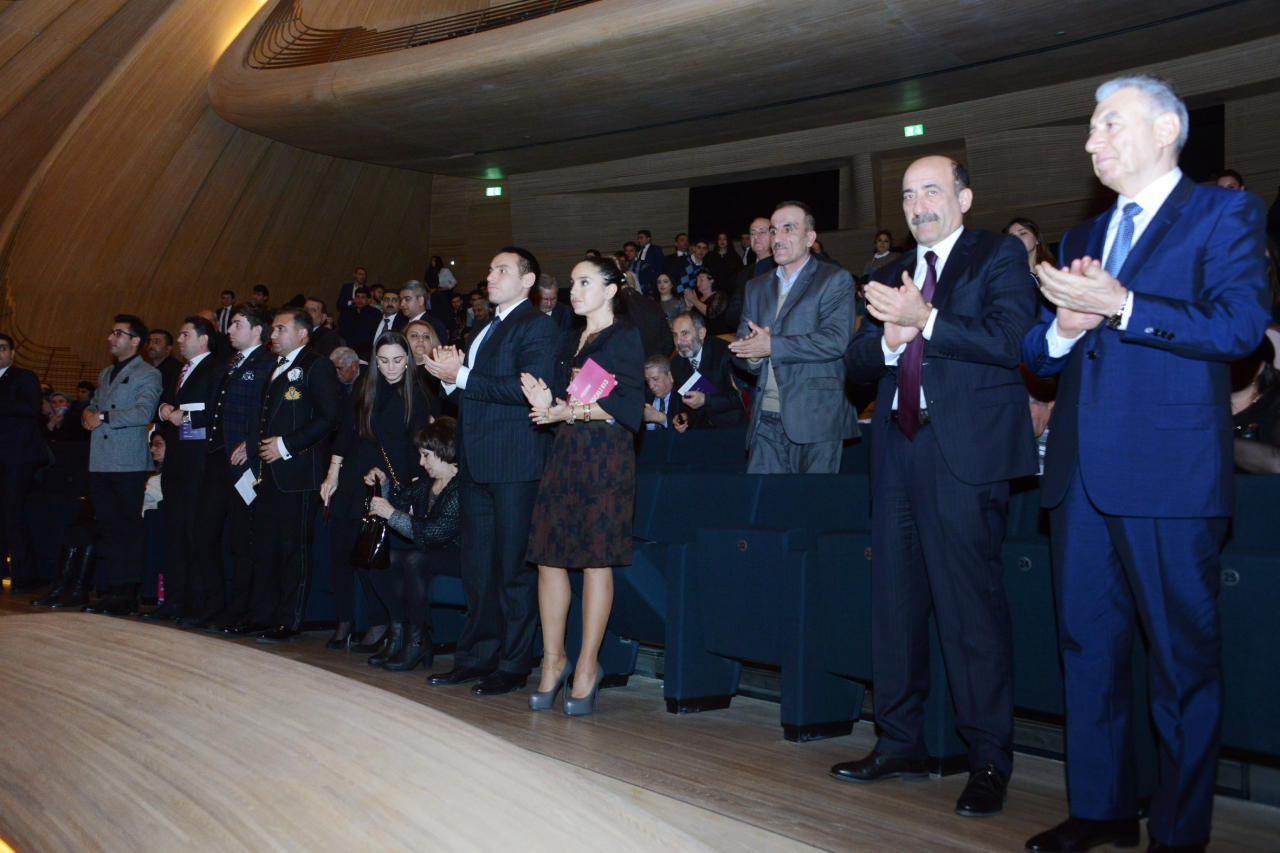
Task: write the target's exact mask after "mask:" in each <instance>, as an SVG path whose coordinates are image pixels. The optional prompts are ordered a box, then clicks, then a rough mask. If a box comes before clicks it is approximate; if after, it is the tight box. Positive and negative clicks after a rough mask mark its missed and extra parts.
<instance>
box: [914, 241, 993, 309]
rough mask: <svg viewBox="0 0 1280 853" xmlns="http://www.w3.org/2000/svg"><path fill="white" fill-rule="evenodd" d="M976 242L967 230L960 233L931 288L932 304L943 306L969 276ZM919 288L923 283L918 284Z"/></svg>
mask: <svg viewBox="0 0 1280 853" xmlns="http://www.w3.org/2000/svg"><path fill="white" fill-rule="evenodd" d="M977 242H978V237H977V235H976V234H975V233H974V232H973V231H972V230H971V229H969V228H966V229H964V231H961V232H960V237H959V238H958V239H957V240H956V244H955V245H954V246H952V247H951V254H949V255H947V264H946V266H944V267H943V268H942V276H941V277H940V278H939V279H938V281H937V283H936V284H935V285H934V288H933V304H934V305H945V304H946V300H947V297H949V296H950V295H951V291H952V290H953V289H954V288H955V286H956V285H957V284H959V283H960V281H961V280H962V279H965V278H967V277H968V275H969V260H970V258H972V257H973V247H974V245H975V244H976V243H977ZM918 284H919V285H920V286H923V285H924V282H918Z"/></svg>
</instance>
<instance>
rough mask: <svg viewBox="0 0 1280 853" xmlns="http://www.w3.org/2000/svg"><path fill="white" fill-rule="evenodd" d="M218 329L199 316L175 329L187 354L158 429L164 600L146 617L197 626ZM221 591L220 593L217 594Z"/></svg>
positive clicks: (165, 397) (166, 394)
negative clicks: (199, 530) (200, 518)
mask: <svg viewBox="0 0 1280 853" xmlns="http://www.w3.org/2000/svg"><path fill="white" fill-rule="evenodd" d="M215 334H216V330H215V329H214V327H213V324H212V323H210V322H209V321H208V320H206V319H205V318H203V317H197V316H192V317H188V318H186V319H185V320H183V321H182V326H181V327H180V328H179V329H178V352H179V353H180V354H181V355H182V357H183V358H184V359H185V361H184V362H183V365H182V370H181V372H179V373H178V378H177V379H176V380H175V381H174V384H173V385H172V386H170V387H168V388H165V389H164V391H163V392H162V393H161V395H160V434H161V435H162V436H164V441H165V456H164V468H163V469H162V471H161V473H160V488H161V491H162V492H163V493H164V521H165V524H164V528H165V537H164V538H165V559H164V596H165V598H164V604H162V605H161V606H159V607H157V608H156V609H155V610H153V611H151V612H150V613H148V614H146V617H145V618H147V619H150V620H153V621H156V620H166V619H177V620H178V622H179V624H182V625H184V626H186V627H201V623H202V622H203V620H204V619H205V618H206V617H207V616H209V615H211V614H208V613H206V610H205V604H204V598H205V591H204V589H203V588H202V585H201V582H200V580H201V579H200V576H199V574H198V572H197V570H196V562H197V559H198V550H197V548H196V514H197V512H198V510H199V507H200V503H201V501H202V500H203V499H204V492H203V490H202V489H201V484H202V482H203V480H204V468H205V455H206V454H205V444H206V443H205V436H206V434H207V428H208V425H209V418H210V416H211V415H212V413H213V412H212V410H213V403H214V394H215V392H216V390H217V387H218V379H219V378H220V375H221V373H222V364H221V363H219V362H218V361H217V359H216V358H215V357H214V356H213V354H212V353H211V352H210V351H209V347H210V342H211V341H212V338H213V336H214V335H215ZM220 597H221V596H219V598H220Z"/></svg>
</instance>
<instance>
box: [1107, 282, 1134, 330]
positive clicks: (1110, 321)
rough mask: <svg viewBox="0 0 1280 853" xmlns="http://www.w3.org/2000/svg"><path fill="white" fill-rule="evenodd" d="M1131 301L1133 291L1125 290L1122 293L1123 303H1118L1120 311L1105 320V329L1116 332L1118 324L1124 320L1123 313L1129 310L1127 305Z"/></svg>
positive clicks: (1118, 328) (1118, 327)
mask: <svg viewBox="0 0 1280 853" xmlns="http://www.w3.org/2000/svg"><path fill="white" fill-rule="evenodd" d="M1132 301H1133V291H1132V290H1126V291H1125V292H1124V302H1121V303H1120V310H1119V311H1117V312H1116V313H1114V314H1112V315H1111V316H1110V317H1108V318H1107V328H1108V329H1111V330H1112V331H1115V332H1118V331H1119V330H1120V323H1121V321H1123V320H1124V313H1125V311H1127V310H1128V309H1129V303H1130V302H1132Z"/></svg>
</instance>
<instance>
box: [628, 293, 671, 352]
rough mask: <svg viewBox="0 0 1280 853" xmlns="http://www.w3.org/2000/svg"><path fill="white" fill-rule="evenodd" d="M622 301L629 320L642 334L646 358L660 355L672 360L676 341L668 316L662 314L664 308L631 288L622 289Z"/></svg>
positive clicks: (641, 338) (641, 340) (641, 339)
mask: <svg viewBox="0 0 1280 853" xmlns="http://www.w3.org/2000/svg"><path fill="white" fill-rule="evenodd" d="M622 299H623V302H624V303H625V304H626V306H627V319H628V320H630V321H631V325H633V326H635V327H636V329H638V330H639V332H640V343H641V345H642V346H643V347H644V357H645V358H648V357H649V356H651V355H660V356H662V357H663V358H670V356H671V351H672V350H674V349H675V348H676V341H675V338H673V337H672V336H671V324H670V323H668V322H667V315H665V314H663V313H662V306H661V305H659V304H658V303H657V302H655V301H653V300H652V299H650V298H649V297H647V296H645V295H643V294H641V293H639V292H637V291H635V290H633V289H631V288H630V287H624V288H623V289H622Z"/></svg>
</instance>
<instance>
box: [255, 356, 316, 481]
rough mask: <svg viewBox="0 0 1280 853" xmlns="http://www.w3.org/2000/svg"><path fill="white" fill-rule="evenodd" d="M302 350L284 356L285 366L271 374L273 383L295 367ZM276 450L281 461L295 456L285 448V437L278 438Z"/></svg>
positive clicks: (280, 366)
mask: <svg viewBox="0 0 1280 853" xmlns="http://www.w3.org/2000/svg"><path fill="white" fill-rule="evenodd" d="M302 349H303V348H302V347H298V348H297V349H295V350H294V351H293V352H290V353H288V354H286V355H285V356H284V364H281V365H279V366H278V367H276V369H275V370H274V371H272V373H271V381H272V382H275V381H276V378H277V377H278V376H280V374H282V373H284V372H286V371H287V370H288V369H289V368H291V367H293V362H294V359H296V358H297V357H298V353H300V352H302ZM250 352H252V350H250ZM276 450H278V451H279V452H280V458H281V459H292V458H293V454H291V453H290V452H289V448H287V447H285V446H284V436H276Z"/></svg>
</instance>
